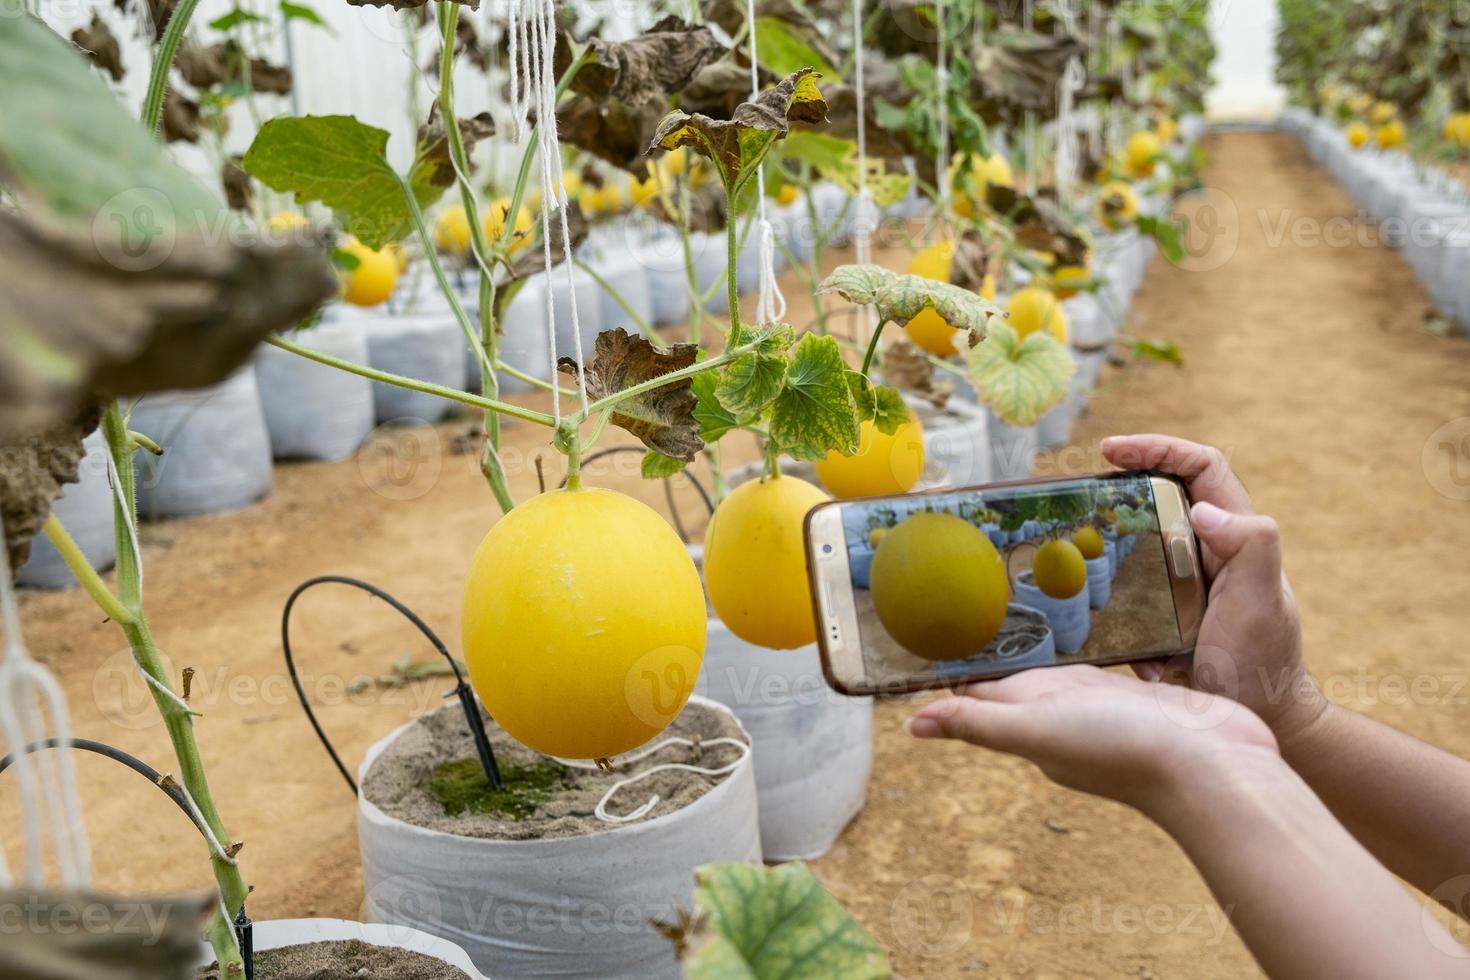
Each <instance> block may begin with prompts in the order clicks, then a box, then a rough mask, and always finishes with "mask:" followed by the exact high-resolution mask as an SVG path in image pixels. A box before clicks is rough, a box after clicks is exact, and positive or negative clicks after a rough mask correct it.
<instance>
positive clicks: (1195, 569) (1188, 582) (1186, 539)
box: [1149, 474, 1205, 651]
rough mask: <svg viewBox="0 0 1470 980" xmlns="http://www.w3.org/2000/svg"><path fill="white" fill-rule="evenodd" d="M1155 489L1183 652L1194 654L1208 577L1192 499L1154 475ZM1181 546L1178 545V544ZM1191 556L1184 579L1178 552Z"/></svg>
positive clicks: (1174, 484)
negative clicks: (1191, 511)
mask: <svg viewBox="0 0 1470 980" xmlns="http://www.w3.org/2000/svg"><path fill="white" fill-rule="evenodd" d="M1149 482H1150V484H1151V486H1152V488H1153V494H1154V509H1155V511H1156V512H1157V514H1158V517H1159V536H1160V538H1161V545H1162V547H1163V549H1164V568H1165V569H1166V570H1167V571H1168V573H1169V587H1170V588H1171V589H1172V590H1173V593H1174V618H1175V621H1176V622H1177V623H1178V624H1179V639H1180V649H1181V651H1192V650H1193V649H1194V646H1195V643H1196V641H1197V640H1198V639H1199V629H1200V624H1201V623H1202V622H1203V621H1204V615H1205V573H1204V567H1203V565H1202V564H1201V562H1200V549H1199V542H1198V541H1197V540H1196V539H1195V536H1194V527H1193V525H1191V524H1190V522H1189V496H1188V495H1187V494H1186V492H1185V489H1184V485H1183V484H1182V483H1180V482H1179V481H1178V480H1176V479H1174V478H1172V477H1168V476H1160V475H1158V474H1154V475H1152V476H1150V477H1149ZM1176 542H1177V543H1176ZM1176 549H1180V553H1181V554H1187V556H1188V569H1189V574H1188V575H1181V574H1180V572H1179V570H1178V568H1177V567H1176V564H1175V551H1176Z"/></svg>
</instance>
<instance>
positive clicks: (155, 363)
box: [0, 214, 338, 439]
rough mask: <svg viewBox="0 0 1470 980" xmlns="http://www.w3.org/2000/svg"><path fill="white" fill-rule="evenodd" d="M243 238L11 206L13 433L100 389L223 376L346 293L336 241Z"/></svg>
mask: <svg viewBox="0 0 1470 980" xmlns="http://www.w3.org/2000/svg"><path fill="white" fill-rule="evenodd" d="M231 238H232V236H230V235H220V236H219V237H218V238H217V239H215V240H212V241H210V240H206V237H205V233H204V232H195V233H188V234H186V233H185V232H182V231H178V230H175V229H173V228H165V229H162V230H161V231H160V232H159V234H157V235H156V236H153V237H151V238H147V239H143V240H135V239H134V236H132V235H131V234H130V235H129V236H128V238H126V239H121V240H120V239H119V237H118V235H117V229H116V228H114V227H113V226H112V225H111V224H108V223H103V222H98V223H97V224H96V225H92V226H86V227H84V228H81V229H75V228H73V229H67V228H61V227H58V226H56V225H53V224H49V223H42V221H41V220H40V219H37V218H35V217H33V216H31V215H6V214H0V268H3V269H4V270H5V275H4V276H0V310H3V311H4V315H5V333H6V337H7V339H8V340H9V341H10V343H7V344H4V345H0V439H10V438H24V437H26V436H27V435H28V434H30V433H35V432H38V431H42V430H45V429H47V428H49V427H52V426H55V425H58V424H60V423H61V422H63V421H65V420H67V419H70V418H72V417H74V416H75V415H76V414H77V413H78V412H79V411H81V410H82V409H83V408H84V407H85V406H87V405H90V404H92V403H93V402H94V401H95V400H96V399H98V398H103V397H115V396H130V395H141V394H145V393H147V392H151V391H163V390H169V389H176V388H200V387H204V386H206V385H210V384H214V383H216V382H218V381H221V380H223V379H224V378H225V377H226V376H228V375H229V374H230V372H231V371H233V370H234V369H235V368H237V367H238V366H239V365H240V364H242V363H243V362H244V361H245V359H246V358H247V357H248V356H249V355H250V352H251V351H252V350H253V349H254V348H255V346H256V345H257V344H258V343H259V342H260V340H261V339H262V338H263V337H265V336H266V335H267V334H269V333H271V332H272V331H274V330H280V329H284V328H286V327H289V326H291V325H293V324H295V323H297V322H299V321H300V320H301V319H302V318H303V317H304V316H306V315H307V314H308V313H310V312H311V311H312V310H314V309H316V308H317V307H318V306H320V305H321V304H322V303H324V302H326V301H327V300H328V299H330V298H331V297H332V296H333V295H335V293H336V292H337V289H338V283H337V277H336V274H335V273H334V272H333V270H332V267H331V263H330V262H328V261H327V260H326V257H325V249H324V248H323V247H321V246H316V245H302V244H295V243H292V244H287V245H282V246H277V247H268V246H264V245H245V244H238V243H236V242H234V241H232V240H231Z"/></svg>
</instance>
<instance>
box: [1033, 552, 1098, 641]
mask: <svg viewBox="0 0 1470 980" xmlns="http://www.w3.org/2000/svg"><path fill="white" fill-rule="evenodd" d="M1015 590H1016V602H1018V603H1020V604H1021V605H1023V606H1026V607H1028V608H1031V609H1035V610H1036V611H1037V612H1039V613H1041V614H1042V615H1043V616H1045V617H1046V619H1047V624H1048V625H1050V626H1051V632H1052V637H1053V638H1054V639H1055V640H1056V645H1057V652H1058V653H1061V654H1067V655H1070V654H1074V653H1076V652H1077V651H1079V650H1081V649H1082V647H1083V645H1084V644H1085V643H1086V642H1087V634H1088V633H1090V632H1091V631H1092V609H1091V608H1090V607H1089V604H1088V592H1087V588H1086V586H1084V587H1083V588H1082V590H1081V591H1080V592H1078V593H1077V594H1076V595H1074V596H1072V597H1071V598H1070V599H1053V598H1052V597H1051V596H1049V595H1047V594H1046V593H1045V592H1042V591H1041V590H1040V589H1038V588H1037V587H1036V580H1035V579H1034V578H1033V577H1032V574H1031V572H1030V571H1029V570H1028V571H1024V572H1022V573H1021V574H1019V575H1017V576H1016V578H1015Z"/></svg>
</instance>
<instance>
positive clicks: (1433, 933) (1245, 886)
mask: <svg viewBox="0 0 1470 980" xmlns="http://www.w3.org/2000/svg"><path fill="white" fill-rule="evenodd" d="M1151 809H1152V810H1153V811H1154V812H1151V813H1150V815H1151V816H1153V817H1154V818H1155V819H1156V820H1157V821H1158V822H1159V823H1160V824H1161V825H1162V826H1163V827H1164V828H1165V829H1166V830H1167V831H1168V832H1169V833H1170V834H1171V835H1172V836H1173V837H1174V838H1175V839H1176V840H1177V841H1178V842H1179V844H1180V846H1181V847H1183V848H1184V850H1185V851H1186V852H1187V853H1188V855H1189V857H1190V859H1191V860H1192V861H1193V862H1194V864H1195V865H1196V866H1197V867H1198V868H1199V869H1200V872H1201V873H1202V874H1203V875H1204V878H1205V881H1206V882H1207V883H1208V884H1209V886H1210V889H1211V891H1213V892H1214V894H1215V897H1216V899H1217V900H1218V901H1219V902H1220V905H1221V906H1222V907H1223V908H1224V909H1225V910H1226V911H1227V913H1228V914H1229V915H1230V918H1231V922H1232V923H1233V924H1234V925H1235V928H1236V929H1237V930H1238V931H1239V932H1240V935H1241V937H1242V938H1243V939H1244V940H1245V942H1246V945H1247V946H1249V947H1250V950H1251V952H1252V953H1253V954H1254V955H1255V957H1256V959H1257V961H1258V962H1259V963H1260V964H1261V967H1262V969H1264V970H1265V972H1266V973H1267V975H1269V976H1271V977H1276V978H1290V980H1314V978H1318V977H1320V978H1324V980H1328V978H1330V980H1355V978H1363V980H1370V978H1372V980H1377V978H1381V977H1398V976H1403V977H1418V978H1429V980H1437V978H1449V977H1456V978H1460V980H1463V978H1464V977H1465V976H1466V970H1465V961H1464V960H1462V959H1456V958H1453V957H1451V956H1450V955H1448V954H1447V953H1446V952H1445V951H1444V950H1447V949H1453V948H1454V943H1453V940H1452V939H1451V938H1450V937H1449V935H1448V934H1447V933H1446V932H1445V931H1444V930H1443V929H1442V928H1440V926H1439V925H1438V924H1437V923H1436V922H1434V921H1433V920H1432V919H1426V918H1425V917H1424V916H1423V914H1422V913H1421V906H1420V904H1419V903H1418V902H1417V901H1416V900H1415V899H1414V898H1413V897H1411V896H1410V894H1409V893H1408V892H1407V891H1405V890H1404V888H1403V886H1402V885H1401V884H1400V883H1399V882H1397V881H1396V880H1394V878H1393V876H1392V875H1390V874H1389V873H1388V872H1387V871H1386V870H1385V869H1384V868H1383V866H1382V865H1380V864H1379V863H1378V862H1377V861H1375V860H1374V859H1373V857H1372V855H1370V854H1369V853H1368V852H1367V851H1366V850H1364V848H1363V847H1362V845H1360V844H1359V843H1358V842H1357V841H1356V840H1354V839H1353V837H1352V836H1351V835H1350V834H1349V833H1348V832H1347V831H1346V830H1345V829H1344V828H1343V827H1342V825H1341V824H1339V823H1338V822H1337V821H1336V820H1335V819H1334V818H1333V816H1332V814H1331V813H1330V812H1329V811H1328V810H1327V808H1326V807H1325V806H1323V804H1322V803H1321V801H1320V800H1318V799H1317V798H1316V797H1315V796H1314V795H1313V794H1312V792H1311V790H1310V789H1309V788H1308V787H1307V785H1306V784H1305V783H1304V782H1303V781H1302V780H1301V778H1300V777H1298V776H1297V775H1296V774H1295V773H1293V772H1292V771H1291V769H1290V768H1289V767H1287V766H1286V765H1285V764H1284V763H1283V762H1282V760H1280V759H1279V758H1277V757H1275V756H1273V755H1272V754H1271V753H1269V752H1265V751H1260V752H1247V753H1242V754H1238V755H1236V754H1232V755H1231V757H1230V758H1229V759H1228V760H1222V761H1221V762H1220V764H1218V765H1205V766H1202V767H1200V768H1199V769H1198V770H1196V771H1195V772H1192V773H1190V774H1188V775H1187V776H1185V777H1183V779H1182V781H1181V782H1180V783H1179V784H1178V785H1176V786H1175V787H1173V788H1171V789H1170V790H1169V791H1168V792H1167V793H1166V795H1165V797H1164V799H1163V802H1161V803H1160V804H1159V805H1157V806H1155V807H1152V808H1151Z"/></svg>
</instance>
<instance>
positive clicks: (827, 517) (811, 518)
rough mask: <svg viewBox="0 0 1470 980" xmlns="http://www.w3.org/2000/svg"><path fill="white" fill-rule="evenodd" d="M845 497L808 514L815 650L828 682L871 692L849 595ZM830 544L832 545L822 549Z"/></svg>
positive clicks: (842, 689) (851, 690)
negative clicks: (819, 657)
mask: <svg viewBox="0 0 1470 980" xmlns="http://www.w3.org/2000/svg"><path fill="white" fill-rule="evenodd" d="M844 503H845V501H841V500H834V501H831V502H830V503H825V504H819V505H818V506H817V507H815V508H813V509H812V511H811V512H810V513H808V514H807V517H806V525H807V528H806V535H805V537H806V548H807V564H808V566H809V567H810V568H811V569H812V571H813V574H812V575H810V576H809V577H808V580H809V581H810V583H811V588H812V611H813V613H814V614H815V617H816V621H817V650H818V652H819V653H820V654H821V660H822V673H823V674H824V675H825V676H826V679H827V683H828V684H829V685H831V686H832V688H833V689H835V690H837V691H838V692H840V693H842V694H850V695H854V696H863V695H866V694H869V693H870V692H869V691H868V690H867V689H866V688H865V687H864V686H863V685H864V682H865V681H866V680H867V675H866V671H865V668H864V666H863V650H862V644H861V643H860V642H859V641H860V639H861V637H860V635H859V633H858V622H857V606H856V604H855V603H854V602H853V597H852V573H851V569H850V566H849V563H848V553H847V532H846V530H845V529H844V528H843V525H842V506H843V504H844ZM824 548H830V549H831V550H830V551H824V550H823V549H824Z"/></svg>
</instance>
